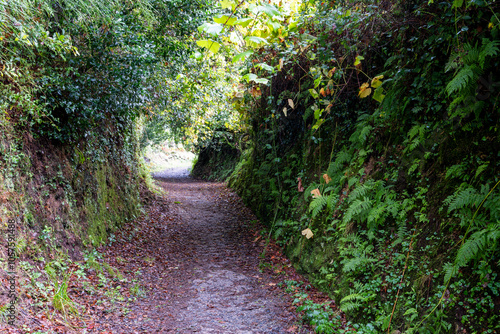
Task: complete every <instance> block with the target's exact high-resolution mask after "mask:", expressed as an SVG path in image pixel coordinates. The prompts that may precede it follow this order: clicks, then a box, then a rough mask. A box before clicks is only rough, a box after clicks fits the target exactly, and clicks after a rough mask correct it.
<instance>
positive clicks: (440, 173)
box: [210, 1, 500, 333]
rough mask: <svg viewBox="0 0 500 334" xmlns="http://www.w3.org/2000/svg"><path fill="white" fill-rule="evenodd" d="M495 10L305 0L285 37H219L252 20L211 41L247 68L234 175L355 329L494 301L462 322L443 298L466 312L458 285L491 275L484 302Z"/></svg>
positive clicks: (423, 323) (492, 218)
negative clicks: (241, 157) (241, 155)
mask: <svg viewBox="0 0 500 334" xmlns="http://www.w3.org/2000/svg"><path fill="white" fill-rule="evenodd" d="M386 5H387V6H386ZM235 6H236V4H235ZM235 6H234V7H231V12H232V13H233V14H234V16H235V17H237V18H238V19H239V18H240V15H241V17H244V15H243V14H246V13H245V12H244V10H243V9H241V8H236V7H235ZM280 10H281V9H280ZM498 12H499V7H498V4H496V3H494V2H489V1H485V2H475V1H470V2H469V1H467V2H461V3H452V2H439V3H435V4H432V2H430V3H428V2H425V3H424V2H414V1H412V2H401V1H394V2H391V3H390V5H389V4H382V3H377V4H375V3H373V2H371V1H361V2H359V1H358V2H355V3H354V2H350V1H348V2H340V3H339V2H328V1H327V2H319V1H317V2H310V4H309V5H305V6H304V7H302V8H298V10H297V11H296V12H286V11H284V13H285V14H283V17H284V18H285V21H280V24H281V25H282V26H283V28H282V30H281V31H282V33H283V34H287V35H286V36H284V37H282V39H280V37H278V36H277V35H273V34H271V33H270V34H268V35H266V33H264V34H263V35H262V33H261V32H259V33H258V36H257V33H255V36H257V37H260V38H264V39H266V40H267V44H265V43H262V44H260V45H246V46H243V45H240V47H239V45H238V43H235V42H233V41H227V40H226V39H224V38H225V37H227V38H230V37H231V33H235V34H241V35H242V36H248V35H252V33H253V31H254V30H252V29H247V28H248V27H252V26H251V25H247V26H242V28H245V29H246V30H241V29H240V27H239V26H238V23H235V22H233V23H234V24H232V25H227V26H225V27H224V28H223V29H222V30H221V32H220V33H219V34H218V35H217V37H216V36H214V35H212V37H210V38H211V39H213V40H217V41H218V42H219V43H220V44H221V49H220V50H219V54H225V52H228V53H229V55H228V56H229V57H234V58H235V59H236V60H238V61H241V62H242V63H241V64H242V70H241V71H242V72H241V73H242V74H243V75H245V76H246V78H247V79H248V80H246V82H245V85H246V90H247V91H246V93H244V94H243V95H244V97H243V101H244V102H245V104H244V105H243V106H241V104H240V105H239V106H238V108H239V110H242V111H244V112H246V113H247V115H248V117H249V121H250V124H251V125H252V128H251V129H250V131H249V133H250V136H251V138H252V145H253V147H252V149H251V152H252V154H251V155H250V156H247V157H246V158H245V163H244V164H242V165H241V166H240V169H239V170H238V174H237V175H238V176H239V177H238V178H237V179H236V180H234V181H232V183H231V184H232V185H233V186H235V187H236V188H237V189H238V191H239V193H240V194H241V196H242V197H243V199H244V200H245V201H246V203H247V204H248V205H249V206H250V207H251V208H252V209H254V211H255V212H256V213H257V214H258V215H259V217H260V218H262V219H264V220H265V221H267V222H268V223H269V226H270V228H271V232H272V233H271V235H274V236H275V237H276V238H278V239H279V243H280V244H281V245H283V246H284V247H285V248H286V251H287V253H288V254H289V256H290V257H291V259H292V260H293V261H295V262H296V264H297V266H298V267H299V268H300V269H302V270H303V271H306V272H308V273H309V275H310V278H311V279H312V280H313V281H314V282H315V283H316V284H317V285H319V286H321V287H322V288H323V289H325V290H327V291H328V292H330V293H331V294H332V295H334V296H335V299H336V301H337V305H339V306H340V307H341V309H342V310H343V311H345V312H346V316H347V319H348V320H350V321H351V322H352V325H353V327H354V328H355V329H356V330H357V331H358V332H360V333H381V332H386V331H389V332H391V331H396V330H398V331H400V332H406V333H412V332H413V333H420V332H422V333H424V332H433V331H436V332H442V333H448V332H450V331H451V330H452V328H454V326H455V325H453V326H452V323H453V324H459V325H458V326H459V327H461V328H460V329H457V330H463V331H471V332H474V331H477V332H480V331H482V330H483V329H484V327H493V326H494V324H495V323H496V314H495V311H494V310H495V309H496V308H498V303H496V304H495V302H491V305H490V303H489V302H485V303H484V306H483V307H482V309H481V311H480V312H479V313H480V314H478V315H475V314H474V315H473V316H466V317H464V319H463V320H462V319H458V318H457V313H456V312H455V311H456V309H454V307H460V312H462V311H464V312H468V313H467V314H468V315H469V314H472V313H470V312H469V311H470V310H472V308H473V306H472V305H473V302H472V300H473V298H483V296H481V297H479V294H478V293H476V294H475V297H471V298H469V297H468V296H467V292H466V291H467V288H466V287H469V289H480V288H481V286H487V285H488V284H490V283H491V286H493V288H492V290H491V292H490V291H488V292H487V293H485V296H484V298H485V300H488V301H489V300H494V298H495V297H494V292H493V291H494V289H495V288H494V286H496V284H497V281H498V280H497V278H494V279H493V278H491V277H492V273H493V272H495V270H497V268H498V265H499V264H498V248H497V243H498V228H497V227H498V220H499V214H498V209H497V207H500V206H499V205H498V195H496V193H491V194H490V197H489V199H488V200H486V201H484V202H483V199H484V198H485V196H486V195H487V194H488V192H489V191H490V190H491V189H492V186H491V184H492V183H496V182H497V181H498V168H499V163H498V152H496V151H497V150H496V147H497V146H498V122H499V117H498V116H499V114H498V113H497V112H496V109H498V108H497V107H498V96H499V92H500V91H499V86H498V85H497V81H498V76H499V73H498V71H497V70H496V68H498V52H499V51H498V48H499V46H498V43H499V42H498V38H499V37H500V36H499V34H498V32H497V25H498V23H497V17H498ZM228 14H229V13H227V14H226V15H228ZM287 15H289V16H287ZM248 21H249V22H250V23H254V24H255V25H256V28H255V30H257V29H258V30H261V27H259V26H258V25H259V24H260V21H259V20H258V19H256V18H254V17H252V18H251V19H250V20H248ZM409 22H411V23H409ZM240 23H243V21H240ZM270 29H271V28H270ZM245 47H246V48H245ZM245 50H246V51H251V52H247V53H246V54H243V52H245ZM234 54H236V56H234ZM263 63H264V64H265V65H267V66H262V65H259V66H257V64H263ZM382 76H383V77H382ZM258 78H265V79H267V80H269V81H268V82H267V81H266V82H265V83H264V82H263V83H261V84H257V83H256V81H255V79H258ZM382 78H383V81H382V80H381V79H382ZM252 79H253V81H252ZM363 82H365V83H364V84H363ZM257 87H258V88H259V89H258V92H257ZM379 88H381V89H382V90H380V91H379V92H378V93H377V98H378V100H372V99H366V98H363V97H368V96H370V95H372V92H373V94H374V95H375V91H376V90H378V89H379ZM374 95H373V97H375V96H374ZM324 175H326V177H324ZM235 178H236V176H235ZM312 191H314V194H311V192H312ZM481 203H482V204H481ZM479 206H481V210H479V211H478V212H477V213H476V210H477V209H478V208H479ZM306 228H309V229H311V230H312V231H313V233H314V236H313V237H312V238H310V239H306V238H305V236H303V235H302V234H301V232H302V231H303V230H304V229H306ZM488 259H490V260H488ZM491 259H493V260H491ZM446 263H448V264H446ZM485 263H488V264H487V265H484V264H485ZM479 268H482V269H481V270H480V269H479ZM489 271H491V273H488V272H489ZM469 274H470V275H469ZM443 277H446V278H450V277H451V280H450V286H446V285H440V284H439V283H436V282H437V281H441V279H442V278H443ZM495 277H496V276H495ZM486 281H487V282H488V283H486ZM485 284H486V285H485ZM488 286H489V285H488ZM465 300H469V302H465ZM478 300H479V299H478ZM459 302H462V303H463V305H460V304H458V303H459ZM457 305H460V306H457ZM480 319H482V320H480Z"/></svg>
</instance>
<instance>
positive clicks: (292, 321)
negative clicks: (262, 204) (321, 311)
mask: <svg viewBox="0 0 500 334" xmlns="http://www.w3.org/2000/svg"><path fill="white" fill-rule="evenodd" d="M154 176H155V178H156V179H157V181H158V183H159V185H160V186H161V187H162V188H163V189H164V190H165V192H166V195H164V196H163V197H162V198H160V197H158V198H156V199H154V200H152V201H151V203H150V205H149V209H148V211H149V213H148V215H147V218H146V219H143V220H142V221H141V220H139V221H138V222H136V226H135V227H133V230H132V231H130V229H131V228H132V227H130V228H129V231H124V232H125V233H129V235H133V237H132V238H130V237H129V240H124V239H123V238H120V237H117V242H116V243H115V244H114V246H113V247H110V248H109V249H108V251H107V253H106V259H105V260H106V261H107V262H109V263H110V264H111V265H112V266H113V267H116V268H118V269H119V270H121V271H122V272H123V273H124V275H125V276H128V275H132V274H133V275H134V277H136V279H135V282H136V283H135V284H137V286H136V287H135V288H137V287H140V289H141V291H143V292H144V294H143V295H141V297H140V298H138V299H136V300H135V301H134V302H133V303H128V304H126V307H122V308H119V307H117V306H116V305H115V306H113V307H114V308H115V309H113V310H111V309H106V307H103V306H101V308H102V310H98V309H95V308H97V307H99V306H95V307H94V309H93V311H94V312H97V313H98V314H101V316H100V318H99V319H96V321H95V323H93V324H92V325H91V326H89V327H87V329H86V330H87V332H97V333H103V332H104V333H240V334H244V333H309V332H311V331H310V329H308V328H305V327H303V326H302V325H300V321H299V320H298V316H297V313H296V312H294V308H293V306H292V305H291V300H290V298H291V297H290V296H289V295H286V294H284V293H283V291H282V290H281V289H279V288H278V287H277V282H278V280H277V278H276V276H275V275H272V272H271V273H270V272H269V271H268V270H267V271H266V270H262V262H261V260H260V258H259V255H260V254H261V252H262V250H263V247H264V241H263V238H261V237H260V234H259V232H258V230H257V229H256V227H255V223H256V218H255V217H254V216H253V215H252V213H251V212H250V211H249V210H248V209H247V208H245V207H244V205H243V204H242V203H241V201H240V199H239V198H238V196H237V195H235V194H234V193H232V192H231V191H230V190H229V189H227V188H226V187H225V185H224V184H222V183H208V182H202V181H197V180H193V179H191V178H189V177H188V173H187V171H186V170H185V169H182V168H177V169H172V170H167V171H164V172H161V173H157V174H155V175H154ZM131 232H133V233H132V234H130V233H131ZM283 265H286V264H283ZM288 266H290V265H289V264H288ZM129 290H130V287H129ZM136 291H137V289H136ZM124 305H125V304H124ZM110 307H111V306H110Z"/></svg>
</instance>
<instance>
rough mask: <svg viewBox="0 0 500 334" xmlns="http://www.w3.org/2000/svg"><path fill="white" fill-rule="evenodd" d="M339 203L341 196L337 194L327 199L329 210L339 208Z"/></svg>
mask: <svg viewBox="0 0 500 334" xmlns="http://www.w3.org/2000/svg"><path fill="white" fill-rule="evenodd" d="M338 201H339V195H337V194H335V193H332V194H330V195H329V196H328V199H327V206H328V209H330V210H333V209H334V208H335V207H336V206H337V202H338Z"/></svg>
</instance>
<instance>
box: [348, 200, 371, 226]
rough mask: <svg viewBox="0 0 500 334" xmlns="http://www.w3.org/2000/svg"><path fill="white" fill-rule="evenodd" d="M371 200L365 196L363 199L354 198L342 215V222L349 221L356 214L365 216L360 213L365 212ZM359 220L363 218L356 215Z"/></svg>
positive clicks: (369, 206)
mask: <svg viewBox="0 0 500 334" xmlns="http://www.w3.org/2000/svg"><path fill="white" fill-rule="evenodd" d="M371 205H372V203H371V201H370V199H369V198H367V197H365V198H364V199H363V200H361V199H356V200H354V201H353V202H352V203H351V205H350V206H349V208H348V209H347V211H346V213H345V215H344V222H350V221H351V220H352V219H353V217H356V216H365V214H363V215H361V214H362V213H366V212H367V211H368V210H369V209H370V208H371ZM358 218H360V220H362V221H363V220H364V219H363V217H358Z"/></svg>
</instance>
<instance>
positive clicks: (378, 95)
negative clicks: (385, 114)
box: [368, 86, 385, 103]
mask: <svg viewBox="0 0 500 334" xmlns="http://www.w3.org/2000/svg"><path fill="white" fill-rule="evenodd" d="M368 89H370V88H368ZM383 93H384V89H383V88H382V86H380V87H378V88H377V89H375V91H374V92H373V99H374V100H375V101H377V102H380V103H382V101H383V100H384V97H385V95H384V94H383ZM368 95H369V93H368Z"/></svg>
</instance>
